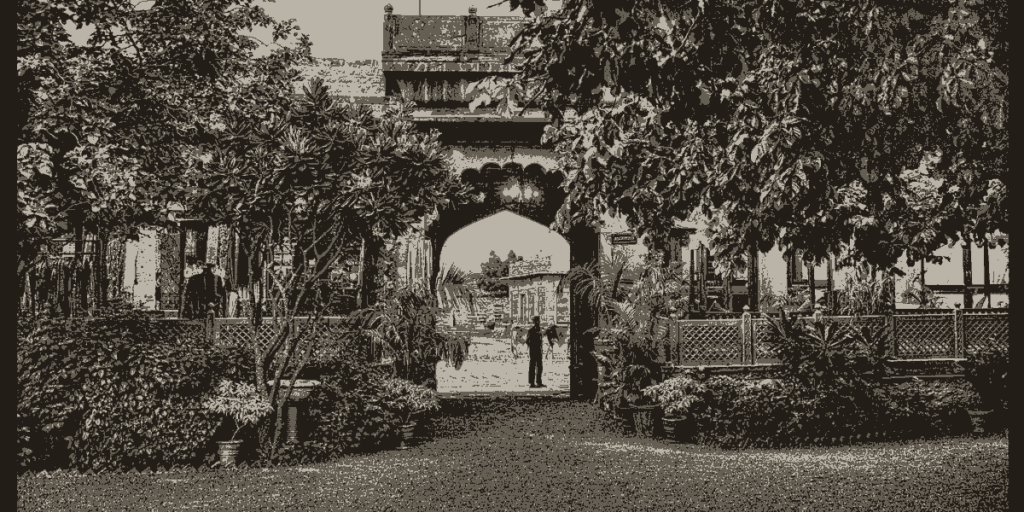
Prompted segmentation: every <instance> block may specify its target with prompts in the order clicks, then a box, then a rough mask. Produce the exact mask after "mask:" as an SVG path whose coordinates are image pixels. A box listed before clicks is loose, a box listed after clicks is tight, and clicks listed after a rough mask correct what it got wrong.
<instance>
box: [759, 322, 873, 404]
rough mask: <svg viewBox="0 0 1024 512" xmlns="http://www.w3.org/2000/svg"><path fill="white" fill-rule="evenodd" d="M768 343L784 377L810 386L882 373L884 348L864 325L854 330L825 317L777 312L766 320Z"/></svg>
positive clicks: (855, 379) (817, 386) (841, 381)
mask: <svg viewBox="0 0 1024 512" xmlns="http://www.w3.org/2000/svg"><path fill="white" fill-rule="evenodd" d="M769 322H770V323H769V332H770V336H769V338H768V343H769V345H770V346H771V347H772V350H774V352H775V354H776V355H777V356H778V358H779V359H780V360H781V362H782V367H783V368H784V370H783V371H784V372H785V376H786V378H788V379H792V380H795V381H797V382H799V383H800V384H802V385H806V386H808V387H811V388H814V389H824V388H828V387H831V386H832V385H834V384H837V383H848V382H853V381H858V380H862V379H864V378H865V377H866V376H867V374H868V373H869V372H870V373H871V374H872V376H873V377H875V378H877V377H881V376H882V374H883V373H884V372H885V366H884V364H883V363H884V360H885V347H884V346H883V345H882V344H881V343H880V342H879V341H878V340H875V339H874V338H873V337H872V335H871V330H870V329H869V328H868V327H866V326H865V327H863V328H861V329H859V330H858V329H856V328H854V327H852V326H850V325H847V324H842V323H839V322H835V321H833V320H832V319H831V318H829V317H821V318H820V319H818V320H817V321H814V320H813V319H803V318H797V317H794V316H791V315H789V314H787V313H786V312H785V311H782V312H781V316H780V317H779V318H770V319H769Z"/></svg>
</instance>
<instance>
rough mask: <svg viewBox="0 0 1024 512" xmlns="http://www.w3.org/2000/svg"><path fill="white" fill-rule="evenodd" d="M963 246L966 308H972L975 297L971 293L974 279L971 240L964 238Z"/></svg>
mask: <svg viewBox="0 0 1024 512" xmlns="http://www.w3.org/2000/svg"><path fill="white" fill-rule="evenodd" d="M961 247H962V248H963V262H964V309H971V308H973V307H974V297H973V295H972V294H971V285H972V284H973V281H972V275H971V274H972V273H973V272H972V269H971V242H970V241H969V240H964V242H963V244H962V245H961Z"/></svg>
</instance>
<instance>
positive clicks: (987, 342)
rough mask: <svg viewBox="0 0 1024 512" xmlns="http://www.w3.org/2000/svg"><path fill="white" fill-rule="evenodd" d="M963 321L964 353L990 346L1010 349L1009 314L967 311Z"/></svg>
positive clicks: (971, 352)
mask: <svg viewBox="0 0 1024 512" xmlns="http://www.w3.org/2000/svg"><path fill="white" fill-rule="evenodd" d="M963 323H964V330H963V332H964V340H965V343H964V352H965V355H970V354H973V353H976V352H978V351H981V350H986V349H991V348H996V349H1002V350H1009V349H1010V315H1008V314H991V313H973V312H970V311H967V312H965V314H964V315H963Z"/></svg>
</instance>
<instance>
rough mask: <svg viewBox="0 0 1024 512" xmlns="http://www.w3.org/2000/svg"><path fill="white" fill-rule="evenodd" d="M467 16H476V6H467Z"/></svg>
mask: <svg viewBox="0 0 1024 512" xmlns="http://www.w3.org/2000/svg"><path fill="white" fill-rule="evenodd" d="M469 15H470V16H476V6H475V5H471V6H469Z"/></svg>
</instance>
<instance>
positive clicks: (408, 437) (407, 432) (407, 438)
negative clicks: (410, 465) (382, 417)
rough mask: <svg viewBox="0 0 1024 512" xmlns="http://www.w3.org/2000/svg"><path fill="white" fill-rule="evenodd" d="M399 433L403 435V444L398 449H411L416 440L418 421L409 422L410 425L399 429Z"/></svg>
mask: <svg viewBox="0 0 1024 512" xmlns="http://www.w3.org/2000/svg"><path fill="white" fill-rule="evenodd" d="M399 432H400V433H401V436H402V437H401V443H399V445H398V449H399V450H407V449H409V446H411V445H412V442H413V440H414V439H416V420H409V423H406V424H404V425H402V426H401V427H399Z"/></svg>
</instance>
